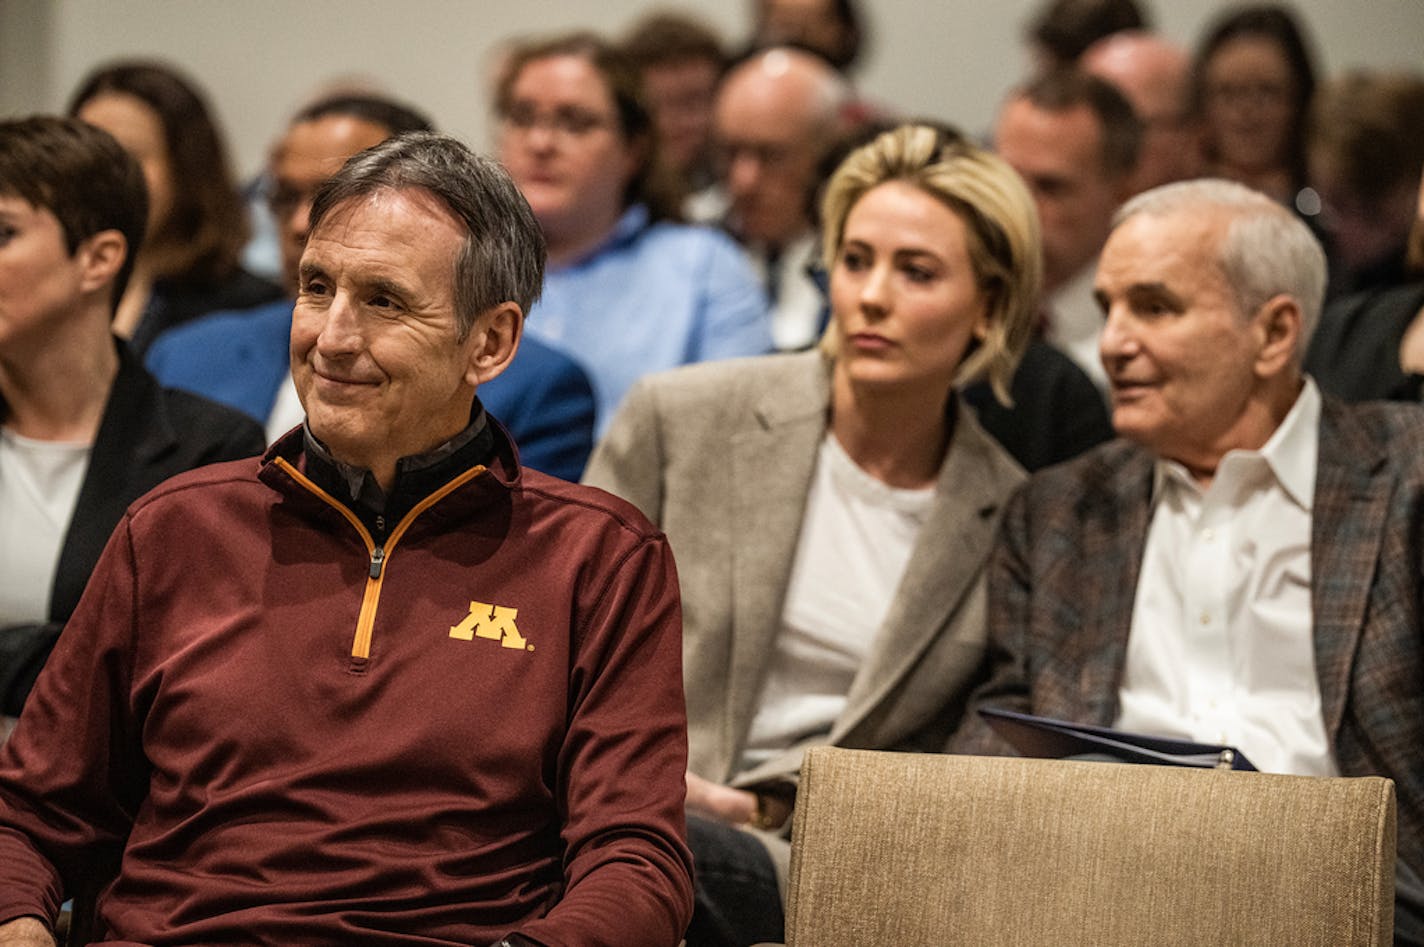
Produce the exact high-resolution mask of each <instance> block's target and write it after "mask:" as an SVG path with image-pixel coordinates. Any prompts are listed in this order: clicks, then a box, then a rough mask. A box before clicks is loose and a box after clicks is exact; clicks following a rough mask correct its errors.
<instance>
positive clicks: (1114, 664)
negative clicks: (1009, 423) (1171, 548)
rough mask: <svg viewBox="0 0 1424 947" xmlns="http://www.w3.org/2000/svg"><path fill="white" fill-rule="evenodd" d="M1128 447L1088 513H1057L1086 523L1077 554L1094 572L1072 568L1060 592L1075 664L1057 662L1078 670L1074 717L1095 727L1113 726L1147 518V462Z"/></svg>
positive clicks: (1149, 489) (1091, 498) (1149, 506)
mask: <svg viewBox="0 0 1424 947" xmlns="http://www.w3.org/2000/svg"><path fill="white" fill-rule="evenodd" d="M1129 449H1130V450H1132V455H1131V456H1130V457H1129V458H1128V459H1127V460H1126V462H1124V463H1123V464H1122V465H1121V466H1120V467H1119V468H1118V469H1117V470H1116V471H1113V472H1112V473H1111V475H1110V476H1109V477H1108V478H1107V479H1106V480H1104V481H1102V482H1101V487H1100V491H1101V492H1100V493H1096V494H1090V496H1089V498H1086V507H1089V508H1085V509H1082V510H1078V509H1074V508H1071V507H1070V508H1068V509H1063V510H1061V511H1057V512H1058V514H1059V515H1064V516H1072V517H1086V524H1085V525H1084V527H1083V530H1082V533H1081V536H1082V543H1081V548H1079V549H1076V550H1075V551H1074V554H1075V555H1076V556H1079V557H1081V559H1082V560H1083V561H1084V562H1089V563H1093V566H1092V567H1091V568H1086V569H1082V568H1078V569H1072V570H1070V571H1071V572H1072V574H1073V575H1074V576H1075V583H1074V587H1073V588H1064V589H1060V590H1059V591H1060V593H1061V594H1063V595H1064V596H1065V603H1064V604H1065V605H1069V606H1070V607H1072V608H1073V609H1074V610H1075V611H1076V612H1077V614H1078V616H1079V623H1078V627H1077V629H1076V630H1075V631H1074V632H1073V633H1072V634H1071V635H1070V636H1069V638H1068V639H1067V640H1066V641H1065V644H1066V645H1067V646H1068V648H1067V649H1065V650H1071V651H1072V652H1073V653H1074V655H1076V660H1075V659H1071V658H1069V657H1067V656H1060V657H1061V658H1062V660H1063V661H1064V663H1065V664H1068V665H1072V664H1076V665H1077V666H1078V667H1079V668H1080V671H1079V674H1078V694H1079V698H1080V700H1081V701H1082V704H1083V713H1082V714H1081V715H1074V716H1073V719H1075V720H1079V721H1080V722H1085V723H1093V724H1097V725H1099V726H1109V725H1111V724H1112V722H1113V719H1114V718H1115V717H1116V716H1117V707H1118V697H1117V695H1118V690H1119V688H1120V687H1121V686H1122V674H1123V668H1124V665H1125V664H1126V662H1127V639H1128V635H1129V634H1131V632H1132V611H1133V605H1134V602H1135V601H1136V598H1137V580H1138V576H1139V574H1140V573H1141V570H1142V553H1143V550H1144V549H1145V547H1146V545H1147V526H1148V523H1149V522H1150V520H1151V518H1152V471H1153V460H1152V456H1151V454H1149V453H1148V452H1147V451H1144V450H1141V449H1136V448H1129ZM1089 482H1092V481H1091V479H1090V480H1089ZM1094 505H1096V506H1098V509H1091V508H1090V507H1092V506H1094Z"/></svg>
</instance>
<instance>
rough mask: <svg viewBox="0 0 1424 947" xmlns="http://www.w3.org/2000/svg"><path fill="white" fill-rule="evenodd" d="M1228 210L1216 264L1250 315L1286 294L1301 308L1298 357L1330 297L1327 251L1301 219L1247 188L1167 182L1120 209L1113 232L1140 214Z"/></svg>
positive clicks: (1228, 183)
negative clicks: (1325, 300)
mask: <svg viewBox="0 0 1424 947" xmlns="http://www.w3.org/2000/svg"><path fill="white" fill-rule="evenodd" d="M1213 209H1220V210H1225V211H1227V212H1228V213H1230V214H1231V222H1230V223H1229V224H1228V225H1227V228H1226V233H1225V234H1224V235H1223V236H1222V238H1221V244H1220V246H1219V247H1217V265H1218V266H1219V267H1220V268H1221V273H1222V276H1224V277H1225V278H1226V281H1227V283H1228V284H1230V286H1231V288H1232V290H1233V291H1234V292H1235V294H1236V300H1237V303H1238V305H1239V306H1240V307H1241V311H1242V313H1243V314H1245V315H1250V314H1251V313H1254V312H1255V311H1256V310H1257V309H1259V308H1261V306H1263V305H1265V304H1266V302H1267V301H1268V300H1270V299H1271V298H1272V297H1273V296H1278V295H1281V294H1285V295H1287V296H1290V297H1291V298H1293V299H1294V300H1295V301H1296V303H1297V304H1298V305H1299V306H1300V313H1301V332H1300V341H1299V343H1298V348H1297V355H1299V354H1300V353H1301V352H1303V351H1304V348H1305V345H1306V344H1307V343H1308V342H1309V341H1310V335H1311V333H1312V332H1314V331H1315V325H1316V323H1317V322H1318V321H1319V318H1320V307H1321V306H1322V304H1323V301H1324V299H1325V277H1326V268H1325V251H1324V250H1323V249H1321V246H1320V241H1319V240H1317V239H1315V235H1314V234H1312V233H1311V232H1310V228H1309V227H1307V226H1306V225H1305V224H1304V223H1303V222H1302V221H1301V220H1300V218H1298V217H1296V216H1295V215H1294V214H1292V213H1291V212H1290V211H1289V210H1288V209H1286V208H1285V207H1284V206H1282V205H1281V204H1279V203H1277V202H1276V201H1274V200H1272V199H1271V198H1269V197H1267V196H1266V195H1264V194H1262V193H1260V192H1259V191H1253V190H1251V188H1249V187H1246V186H1245V185H1243V184H1237V183H1236V182H1234V181H1225V180H1222V179H1220V178H1201V179H1198V180H1194V181H1178V182H1177V183H1175V184H1164V185H1162V186H1161V187H1156V188H1153V189H1152V190H1150V191H1146V192H1144V193H1142V194H1139V195H1137V196H1136V197H1134V198H1133V199H1132V200H1130V201H1128V202H1127V203H1126V204H1124V205H1123V206H1122V207H1121V208H1119V209H1118V212H1117V214H1116V216H1114V217H1113V228H1114V229H1116V228H1117V227H1119V226H1121V225H1122V224H1123V222H1124V221H1126V220H1128V219H1129V218H1131V217H1136V216H1138V215H1147V216H1151V217H1165V216H1167V215H1169V214H1176V213H1183V212H1196V211H1210V210H1213Z"/></svg>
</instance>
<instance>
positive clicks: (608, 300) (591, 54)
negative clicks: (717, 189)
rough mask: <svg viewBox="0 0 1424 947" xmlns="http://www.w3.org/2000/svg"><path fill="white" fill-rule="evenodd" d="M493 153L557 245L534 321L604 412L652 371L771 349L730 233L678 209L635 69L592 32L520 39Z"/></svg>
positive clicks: (498, 101)
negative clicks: (588, 384) (578, 370)
mask: <svg viewBox="0 0 1424 947" xmlns="http://www.w3.org/2000/svg"><path fill="white" fill-rule="evenodd" d="M494 104H495V110H496V112H497V113H498V117H499V129H500V130H499V155H500V160H501V161H503V162H504V165H505V167H506V168H508V169H509V172H510V174H511V175H512V176H513V178H514V180H515V183H516V184H518V185H519V189H520V190H521V191H522V192H523V193H524V197H525V199H526V200H528V201H529V205H530V207H532V208H533V210H534V216H535V217H536V218H537V219H538V221H539V225H540V227H542V228H543V231H544V237H545V239H546V240H547V241H548V245H549V266H548V270H547V272H546V274H545V280H544V295H543V298H542V299H541V300H540V301H539V303H538V304H537V305H536V306H535V307H534V311H533V312H532V313H530V315H529V319H528V322H527V324H526V330H527V333H528V334H529V335H531V336H533V337H535V338H539V339H541V340H543V341H545V342H548V343H549V344H550V345H552V346H554V347H556V348H559V349H562V350H563V351H564V352H565V353H567V354H568V355H570V356H571V357H572V358H574V359H575V360H576V361H577V362H579V364H580V365H581V366H582V367H583V369H584V370H585V371H586V372H587V373H588V375H589V378H590V379H592V381H593V390H594V395H595V398H596V401H597V406H598V416H597V425H598V427H599V429H601V428H602V427H604V426H606V425H607V423H608V420H609V419H610V418H611V417H612V415H613V411H614V409H615V408H616V407H617V406H618V403H619V402H620V401H622V399H623V395H624V394H625V393H626V392H627V390H628V388H629V387H631V386H632V384H633V383H634V382H635V381H636V380H637V379H638V378H640V377H641V376H643V375H645V374H647V373H648V372H652V371H657V370H659V369H664V368H672V367H674V366H677V365H682V364H686V363H688V362H700V361H705V360H708V359H716V358H727V357H730V356H737V355H757V354H761V353H763V352H766V351H768V350H769V349H770V348H771V332H770V329H769V326H768V319H767V312H766V298H765V296H764V294H763V293H762V291H761V289H760V287H759V286H758V285H757V281H756V276H755V275H754V274H753V273H752V271H751V269H750V267H749V266H748V265H747V262H746V260H744V259H743V258H742V255H741V253H740V252H739V251H738V249H737V247H736V245H735V244H734V243H732V241H731V240H729V239H728V238H727V237H726V235H724V234H722V233H719V232H717V231H715V230H712V229H710V228H705V227H697V226H690V225H686V224H680V223H677V222H676V218H677V216H678V207H677V206H676V196H675V189H669V188H668V187H667V186H666V182H665V181H664V180H662V179H661V175H660V165H659V164H658V162H657V154H658V149H657V134H656V130H655V129H654V127H653V123H652V116H651V115H650V113H649V111H648V108H647V105H646V103H645V100H644V98H643V90H642V83H641V81H640V79H639V76H638V71H637V69H635V68H634V66H633V64H632V63H631V62H630V61H629V60H628V58H627V57H626V56H624V55H623V54H622V53H621V52H619V51H618V50H617V49H615V48H614V47H613V46H611V45H610V44H609V43H607V42H605V41H604V40H602V39H599V38H598V37H597V36H595V35H593V34H591V33H575V34H570V35H567V36H560V37H555V38H552V39H537V40H532V41H528V42H524V43H522V44H518V45H517V46H516V47H515V48H513V49H512V50H511V51H510V52H509V54H508V56H507V59H506V61H505V64H504V69H503V72H502V74H501V76H500V78H499V81H498V86H497V88H496V90H495V102H494Z"/></svg>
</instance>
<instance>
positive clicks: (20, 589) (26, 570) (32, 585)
mask: <svg viewBox="0 0 1424 947" xmlns="http://www.w3.org/2000/svg"><path fill="white" fill-rule="evenodd" d="M89 453H90V445H89V444H74V443H64V442H55V441H36V440H32V439H31V438H28V437H22V436H20V435H18V434H16V433H14V432H13V431H9V430H6V429H4V428H0V576H3V579H0V625H8V624H18V623H22V622H40V621H47V620H48V619H49V605H50V593H51V591H52V590H53V588H54V574H55V570H56V569H58V567H59V551H60V547H61V546H62V545H63V544H64V534H65V533H66V532H68V530H69V521H70V519H71V518H72V517H73V516H74V507H75V504H77V503H78V502H79V488H80V487H81V486H82V485H83V483H84V474H85V472H86V471H87V470H88V469H89Z"/></svg>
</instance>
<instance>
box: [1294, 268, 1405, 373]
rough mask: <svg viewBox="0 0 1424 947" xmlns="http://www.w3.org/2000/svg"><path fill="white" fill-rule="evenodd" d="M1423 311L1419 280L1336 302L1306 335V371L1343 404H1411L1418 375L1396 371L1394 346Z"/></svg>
mask: <svg viewBox="0 0 1424 947" xmlns="http://www.w3.org/2000/svg"><path fill="white" fill-rule="evenodd" d="M1421 307H1424V282H1413V283H1405V284H1402V285H1398V286H1389V287H1385V288H1382V289H1372V290H1365V291H1364V292H1360V293H1356V294H1354V295H1353V296H1346V297H1344V298H1343V299H1337V300H1335V301H1334V302H1332V303H1330V304H1329V305H1327V306H1326V307H1325V312H1323V313H1321V316H1320V325H1319V326H1317V327H1316V329H1315V332H1314V334H1313V335H1311V337H1310V348H1309V349H1307V350H1306V353H1305V370H1306V371H1308V372H1310V374H1311V375H1312V376H1313V377H1314V378H1315V381H1316V383H1317V384H1319V385H1320V390H1321V391H1324V392H1328V393H1329V394H1332V395H1334V396H1335V397H1337V398H1343V399H1344V400H1346V401H1374V400H1377V399H1386V398H1387V399H1390V400H1394V401H1416V400H1418V398H1419V387H1420V376H1418V375H1406V374H1405V373H1404V370H1403V369H1401V368H1400V367H1399V343H1400V342H1402V341H1404V333H1405V330H1407V329H1408V328H1409V324H1410V323H1411V322H1413V321H1414V317H1415V316H1417V315H1419V310H1420V308H1421Z"/></svg>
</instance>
